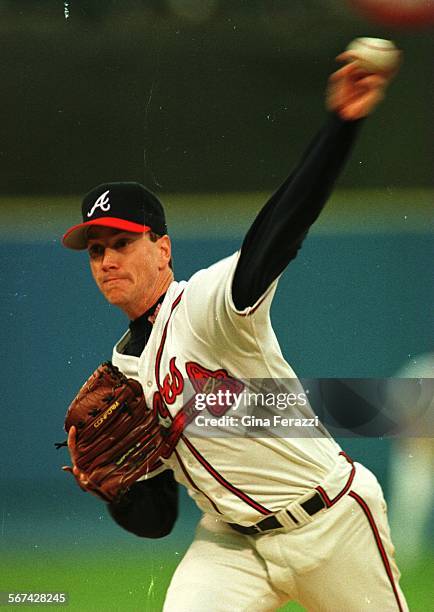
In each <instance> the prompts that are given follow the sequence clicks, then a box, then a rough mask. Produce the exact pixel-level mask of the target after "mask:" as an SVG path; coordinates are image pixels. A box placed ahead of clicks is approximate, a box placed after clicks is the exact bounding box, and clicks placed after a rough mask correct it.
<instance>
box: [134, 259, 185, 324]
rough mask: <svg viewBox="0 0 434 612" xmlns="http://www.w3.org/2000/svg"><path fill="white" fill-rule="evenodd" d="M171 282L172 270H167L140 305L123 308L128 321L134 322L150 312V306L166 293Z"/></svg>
mask: <svg viewBox="0 0 434 612" xmlns="http://www.w3.org/2000/svg"><path fill="white" fill-rule="evenodd" d="M172 281H173V270H171V269H170V268H167V270H164V271H163V272H162V273H161V275H160V276H159V277H158V279H157V282H156V283H155V285H154V288H153V291H152V292H150V293H149V295H147V296H145V299H144V301H143V302H141V304H140V305H138V306H137V307H134V308H125V309H123V310H124V312H125V314H126V315H127V317H128V318H129V319H130V321H134V320H135V319H138V318H139V317H141V316H142V315H143V314H144V313H145V312H147V311H148V310H150V309H151V308H152V306H154V305H155V304H156V303H157V302H158V300H159V299H160V297H161V296H162V295H163V294H165V293H166V291H167V289H168V288H169V285H170V284H171V283H172Z"/></svg>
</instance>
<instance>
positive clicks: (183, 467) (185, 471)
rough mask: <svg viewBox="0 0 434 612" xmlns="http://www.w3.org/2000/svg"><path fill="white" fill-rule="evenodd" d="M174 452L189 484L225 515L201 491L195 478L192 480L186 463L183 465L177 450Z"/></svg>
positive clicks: (217, 510)
mask: <svg viewBox="0 0 434 612" xmlns="http://www.w3.org/2000/svg"><path fill="white" fill-rule="evenodd" d="M173 452H174V453H175V455H176V458H177V459H178V463H179V465H180V467H181V470H182V471H183V472H184V476H185V477H186V478H187V480H188V482H189V483H190V484H191V486H192V487H193V489H196V491H199V493H202V495H203V496H204V497H206V498H207V500H208V501H209V503H210V504H211V505H212V507H213V508H214V510H215V511H216V512H218V513H219V514H223V512H221V511H220V510H219V509H218V508H217V506H216V504H215V503H214V502H213V500H212V499H211V498H210V497H208V495H207V494H206V493H204V492H203V491H202V489H199V487H198V486H197V484H196V483H195V482H194V480H193V478H192V477H191V476H190V474H189V473H188V470H187V468H186V467H185V465H184V463H183V461H182V459H181V457H180V456H179V453H178V451H177V450H176V449H175V450H174V451H173Z"/></svg>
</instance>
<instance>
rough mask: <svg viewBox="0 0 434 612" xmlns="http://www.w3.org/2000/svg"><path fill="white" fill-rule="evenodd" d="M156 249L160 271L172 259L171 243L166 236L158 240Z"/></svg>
mask: <svg viewBox="0 0 434 612" xmlns="http://www.w3.org/2000/svg"><path fill="white" fill-rule="evenodd" d="M158 248H159V252H160V265H161V269H162V268H165V267H166V266H167V265H168V263H169V262H170V260H171V259H172V243H171V242H170V238H169V236H168V235H167V234H165V235H164V236H161V238H160V239H159V240H158Z"/></svg>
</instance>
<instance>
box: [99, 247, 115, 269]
mask: <svg viewBox="0 0 434 612" xmlns="http://www.w3.org/2000/svg"><path fill="white" fill-rule="evenodd" d="M102 267H103V268H104V269H105V270H108V269H109V268H117V267H118V263H117V253H116V250H115V249H110V248H106V249H104V255H103V258H102Z"/></svg>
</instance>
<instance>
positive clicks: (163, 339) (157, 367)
mask: <svg viewBox="0 0 434 612" xmlns="http://www.w3.org/2000/svg"><path fill="white" fill-rule="evenodd" d="M183 293H184V291H181V293H180V294H179V295H178V297H177V298H176V300H175V301H174V302H173V304H172V306H171V308H170V314H169V316H168V318H167V321H166V324H165V326H164V329H163V333H162V335H161V342H160V346H159V347H158V351H157V357H156V358H155V380H156V381H157V385H158V389H159V391H161V385H160V361H161V355H162V353H163V348H164V345H165V343H166V336H167V328H168V326H169V321H170V317H171V316H172V314H173V311H174V310H175V308H176V307H177V306H178V304H179V302H180V300H181V298H182V295H183Z"/></svg>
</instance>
